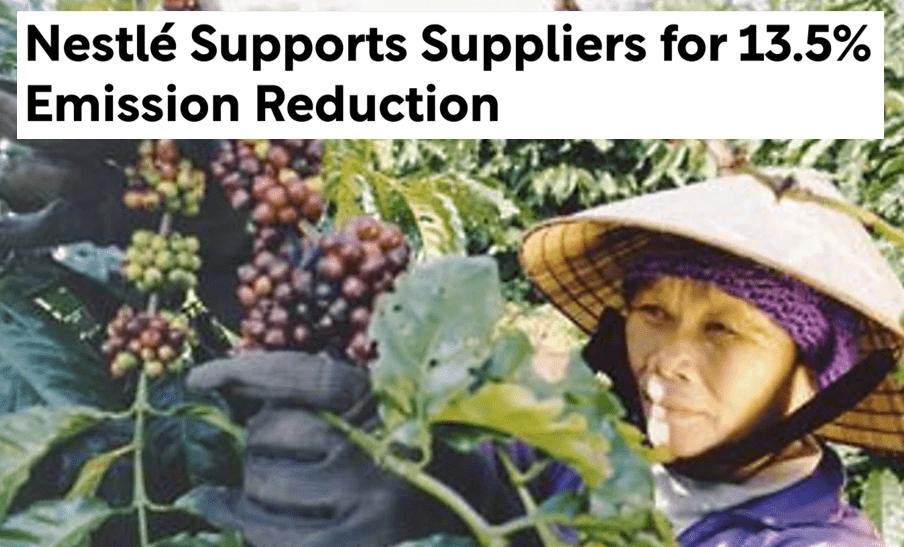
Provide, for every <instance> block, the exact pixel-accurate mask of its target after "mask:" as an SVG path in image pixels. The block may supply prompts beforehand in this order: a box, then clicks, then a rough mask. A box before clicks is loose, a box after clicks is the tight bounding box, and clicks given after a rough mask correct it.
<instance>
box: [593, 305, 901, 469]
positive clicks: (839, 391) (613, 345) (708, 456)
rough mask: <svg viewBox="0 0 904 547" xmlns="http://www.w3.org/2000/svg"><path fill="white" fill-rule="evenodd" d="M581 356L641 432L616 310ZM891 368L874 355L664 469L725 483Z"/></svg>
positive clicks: (844, 406) (881, 353)
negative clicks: (768, 418) (742, 431)
mask: <svg viewBox="0 0 904 547" xmlns="http://www.w3.org/2000/svg"><path fill="white" fill-rule="evenodd" d="M582 356H583V357H584V361H585V362H586V363H587V365H588V366H589V367H590V368H591V369H592V370H593V371H594V372H603V373H605V374H606V375H608V376H609V378H610V379H611V380H612V384H613V391H614V392H615V394H616V395H617V396H618V397H619V398H620V399H621V401H622V403H623V404H624V405H625V412H626V416H625V419H626V420H628V421H629V422H631V423H632V424H634V425H635V426H637V427H638V428H640V429H641V431H646V419H645V418H644V415H643V410H642V408H641V403H640V389H639V386H638V385H637V380H636V378H635V377H634V374H633V373H632V372H631V367H630V365H629V363H628V350H627V345H626V343H625V318H624V317H623V316H622V315H621V314H620V313H619V312H618V311H617V310H616V309H614V308H606V310H604V311H603V314H602V315H601V317H600V321H599V323H598V324H597V327H596V330H595V331H594V332H593V335H592V336H591V338H590V341H589V342H588V343H587V345H586V346H585V347H584V349H583V352H582ZM894 366H895V359H894V354H893V352H892V351H891V350H890V349H884V350H878V351H873V352H871V353H870V354H869V355H868V356H867V357H866V358H864V359H863V360H861V361H860V362H859V363H858V364H857V365H856V366H854V367H851V369H850V370H848V371H847V372H846V373H845V374H843V375H842V376H840V377H839V378H838V379H837V380H835V381H834V382H832V383H831V384H830V385H828V386H826V387H825V388H823V389H822V390H820V391H819V392H817V393H816V395H814V396H813V398H812V399H810V400H809V401H807V402H806V403H805V404H804V405H803V406H801V407H800V408H799V409H797V410H796V411H794V412H793V413H791V415H789V416H787V417H786V418H784V419H782V420H779V421H778V422H776V423H773V424H770V425H768V426H766V427H763V428H760V429H759V430H757V431H754V432H751V433H750V434H748V435H746V436H745V437H744V438H742V439H740V440H738V441H735V442H732V443H729V444H724V445H721V446H718V447H715V448H713V449H711V450H709V451H707V452H704V453H703V454H701V455H699V456H695V457H693V458H680V459H677V460H675V461H673V462H671V463H669V464H668V466H669V467H670V468H671V469H673V470H674V471H676V472H678V473H681V474H683V475H686V476H688V477H691V478H696V479H701V480H707V479H709V480H711V479H714V478H715V479H724V477H725V476H727V475H730V474H731V473H732V472H734V471H736V470H737V469H739V468H743V467H746V466H748V465H750V464H752V463H754V462H756V461H758V460H761V459H762V458H764V457H765V456H768V455H770V454H775V453H777V452H779V451H781V450H783V449H784V448H785V447H787V446H788V445H789V444H791V443H792V442H794V441H796V440H798V439H800V438H802V437H804V436H805V435H807V434H808V433H811V432H813V431H815V430H816V429H819V428H820V427H821V426H823V425H825V424H826V423H828V422H831V421H832V420H834V419H835V418H837V417H838V416H840V415H841V414H843V413H844V412H846V411H847V410H849V409H851V408H853V407H854V406H856V405H857V403H858V402H860V401H861V400H862V399H863V398H864V397H866V396H867V395H869V393H870V392H871V391H873V390H874V389H875V388H876V386H878V385H879V383H880V382H881V381H882V380H883V379H884V378H885V377H886V376H887V375H888V373H889V372H891V370H892V369H893V368H894Z"/></svg>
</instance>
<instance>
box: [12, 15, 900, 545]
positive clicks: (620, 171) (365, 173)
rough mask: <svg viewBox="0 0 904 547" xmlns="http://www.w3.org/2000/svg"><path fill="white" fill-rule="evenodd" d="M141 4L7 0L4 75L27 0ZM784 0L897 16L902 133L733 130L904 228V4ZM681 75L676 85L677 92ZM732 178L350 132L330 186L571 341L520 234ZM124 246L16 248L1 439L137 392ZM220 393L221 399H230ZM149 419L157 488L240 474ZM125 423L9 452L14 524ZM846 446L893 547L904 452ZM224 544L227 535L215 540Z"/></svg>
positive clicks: (173, 386) (892, 106) (563, 151)
mask: <svg viewBox="0 0 904 547" xmlns="http://www.w3.org/2000/svg"><path fill="white" fill-rule="evenodd" d="M150 4H151V5H150V7H151V8H153V7H155V6H156V4H155V3H154V2H150ZM135 7H136V6H135V3H134V0H58V2H57V3H53V2H47V1H41V0H28V1H20V2H12V1H10V0H3V1H2V2H0V71H2V73H3V74H4V75H6V76H7V77H11V78H13V79H14V78H15V36H16V11H17V10H21V9H86V10H98V9H118V10H122V9H134V8H135ZM770 7H771V9H783V10H880V11H883V12H884V13H885V20H886V28H885V34H886V41H885V52H884V53H885V55H884V58H885V138H884V139H882V140H737V141H733V142H732V144H735V145H737V146H739V147H742V148H743V149H745V150H746V151H747V153H748V154H749V156H750V158H751V160H752V163H753V164H754V165H758V166H769V165H783V166H787V165H793V166H800V167H812V168H817V169H820V170H823V171H825V172H826V173H828V174H829V175H831V176H832V178H833V180H834V181H835V183H836V184H837V185H838V187H839V188H840V190H841V191H842V192H843V193H844V194H845V195H846V196H847V197H848V198H850V199H851V200H853V201H855V202H856V203H859V204H861V205H864V206H866V207H867V208H869V209H871V210H873V211H875V212H877V213H879V214H880V215H882V216H883V217H884V218H886V219H887V220H889V221H890V222H892V223H893V224H895V225H897V226H904V15H902V9H901V4H900V3H897V2H894V1H890V0H852V1H846V0H788V1H775V2H772V3H771V5H770ZM654 9H699V10H704V9H705V10H712V9H744V8H743V7H739V6H735V5H726V4H722V3H715V2H710V1H708V0H696V1H695V2H690V3H688V2H680V3H675V2H669V1H660V2H656V4H655V5H654ZM669 85H670V83H669V82H663V83H662V89H663V91H662V92H663V93H666V92H667V89H668V86H669ZM740 107H742V108H757V105H740ZM838 108H844V105H838ZM718 114H719V115H730V113H718ZM700 115H701V116H709V115H714V113H711V112H701V113H700ZM826 115H831V113H826ZM5 154H8V152H6V153H5ZM715 174H716V166H715V164H714V163H713V160H712V158H711V157H710V156H709V155H707V153H706V150H705V148H704V147H703V145H702V144H700V143H699V142H695V141H685V142H682V143H681V144H678V145H674V146H673V145H668V144H666V143H665V141H662V140H652V139H648V140H474V141H458V140H417V141H415V140H382V141H381V140H343V141H330V142H329V143H328V151H327V154H326V163H325V165H324V169H323V173H322V181H321V182H322V188H323V190H324V191H325V192H326V194H327V195H328V196H329V197H330V198H331V209H330V212H329V215H328V219H327V221H326V224H327V225H329V223H331V222H339V221H341V220H342V219H344V218H347V217H349V216H353V215H357V214H360V213H367V214H373V215H377V216H380V217H381V218H383V219H385V220H389V221H392V222H397V223H399V224H400V225H401V226H403V228H404V229H405V231H406V234H407V235H408V236H409V237H410V238H411V239H412V240H413V241H414V242H415V244H416V247H417V249H418V253H419V256H420V258H428V257H436V256H448V255H477V254H488V255H491V256H493V257H494V258H496V260H497V262H498V264H499V266H500V272H501V276H502V280H503V281H504V286H505V296H506V299H507V301H508V308H507V309H508V313H509V315H510V317H511V318H512V320H513V321H515V322H516V323H517V324H518V325H520V326H521V327H523V328H524V329H525V330H527V331H529V332H530V333H531V334H532V336H533V338H534V340H535V341H539V342H540V343H541V344H543V345H544V346H547V347H549V348H553V349H556V350H562V349H563V348H567V347H571V346H576V345H578V344H580V343H581V341H582V336H581V335H580V333H578V332H577V331H576V329H574V328H573V327H571V326H570V325H568V324H567V322H565V321H564V320H563V319H562V318H561V317H560V316H559V315H558V314H557V313H556V312H554V311H553V310H551V309H550V308H549V307H548V306H546V305H544V304H543V302H542V299H541V298H540V297H539V295H538V294H536V293H535V292H534V291H532V289H531V288H530V286H529V284H528V283H527V282H526V280H525V279H524V277H523V274H522V273H521V272H520V271H519V269H518V267H517V257H516V251H517V244H518V241H519V237H520V233H521V230H522V229H523V228H525V227H526V226H528V225H530V224H531V223H532V222H535V221H537V220H539V219H543V218H548V217H550V216H554V215H559V214H568V213H571V212H575V211H578V210H581V209H584V208H586V207H588V206H592V205H596V204H601V203H606V202H609V201H612V200H616V199H622V198H625V197H629V196H634V195H639V194H643V193H647V192H651V191H656V190H659V189H663V188H670V187H677V186H681V185H685V184H692V183H693V182H695V181H699V180H703V179H706V178H708V177H711V176H714V175H715ZM880 245H883V246H884V250H885V251H886V253H887V256H888V258H889V260H890V261H891V263H892V265H893V266H894V267H895V269H896V271H898V272H899V274H900V275H902V277H904V252H901V251H900V250H898V249H895V248H892V247H891V246H890V245H885V244H884V243H882V242H880ZM119 253H120V250H119V249H116V248H100V247H97V246H94V245H92V244H90V243H84V244H78V245H71V246H67V247H65V248H57V249H50V250H45V251H41V252H36V253H28V254H26V255H18V256H14V257H11V258H7V259H6V260H5V261H4V262H3V264H2V268H0V424H2V425H0V445H2V444H3V443H2V441H3V437H4V435H9V434H10V432H12V431H13V429H12V427H13V426H12V425H11V424H10V423H9V422H3V418H4V416H8V415H12V414H13V413H16V412H17V411H22V410H23V409H27V408H30V407H33V406H35V405H38V407H40V408H44V409H47V410H48V412H51V411H52V409H53V408H55V407H60V406H63V405H72V404H77V405H84V406H85V407H86V408H95V409H101V410H103V411H106V412H117V411H122V410H123V409H124V408H125V407H126V405H127V404H128V400H129V393H130V392H131V390H133V389H134V385H130V384H129V383H128V382H124V381H114V380H112V379H110V378H109V377H108V376H107V375H106V372H105V369H104V366H103V364H102V359H101V358H100V356H99V354H98V351H97V348H98V347H99V342H100V338H101V336H102V333H103V325H104V324H105V322H106V320H107V318H109V316H110V314H111V312H112V310H113V309H115V307H116V306H118V305H119V303H121V302H123V301H124V300H128V298H129V295H128V293H127V291H125V290H124V287H123V285H122V283H121V280H119V279H118V277H117V276H116V274H115V268H116V264H117V261H118V256H119ZM202 356H203V353H202ZM151 390H152V394H153V395H152V396H153V397H155V398H156V399H157V400H158V401H160V402H161V404H162V405H163V406H166V405H175V404H178V403H179V402H184V401H186V400H191V399H192V397H194V395H190V394H186V393H185V391H184V389H183V388H182V386H181V382H180V381H179V380H175V379H171V380H166V381H161V382H159V383H157V384H155V385H153V386H151ZM205 402H208V403H211V404H214V405H222V401H205ZM33 419H34V422H33V423H32V427H35V428H37V427H40V424H45V425H46V427H48V428H51V429H53V428H59V427H60V424H59V423H56V424H53V423H50V422H52V421H53V420H54V419H55V418H54V416H53V415H52V414H42V415H40V416H35V417H33ZM4 427H7V429H4ZM72 427H76V428H77V427H79V424H75V425H73V426H72ZM150 427H151V433H150V439H151V443H150V447H151V454H150V455H149V457H148V458H147V461H148V465H149V466H150V467H151V469H150V471H149V473H150V475H151V476H152V477H158V478H159V479H160V480H157V481H154V482H153V484H155V485H156V488H157V489H158V491H156V492H153V494H154V496H155V497H156V498H158V499H160V500H163V501H173V500H175V499H176V498H177V497H178V496H179V495H180V494H181V493H183V492H185V491H186V490H188V489H190V488H191V487H193V486H197V485H200V484H208V483H212V484H234V483H235V481H236V479H237V477H238V455H237V454H236V453H235V452H234V451H230V450H223V447H224V446H229V445H230V443H231V441H230V439H229V438H228V436H227V435H225V434H224V433H223V432H222V431H221V430H219V429H217V428H216V427H213V426H206V425H205V424H203V423H202V424H198V423H196V422H191V421H188V420H185V419H180V418H173V419H165V420H164V419H157V420H154V422H153V423H151V424H150ZM124 435H125V432H124V431H122V430H118V429H117V426H115V425H106V426H101V427H99V428H94V429H85V431H84V432H83V433H79V434H77V435H75V436H73V437H72V438H71V439H70V440H67V442H65V443H56V442H52V443H51V444H52V446H50V447H47V446H37V447H31V448H32V449H33V450H32V453H33V454H36V456H35V457H34V458H33V459H32V460H31V461H30V464H33V465H34V466H35V468H34V469H35V471H33V472H31V473H29V472H28V468H26V469H25V474H24V476H23V470H22V468H21V467H11V464H10V462H11V461H13V460H12V459H11V458H12V456H10V455H9V454H8V453H4V452H3V451H2V450H0V522H3V519H4V518H5V515H7V514H8V515H13V516H11V517H8V518H9V519H15V518H20V516H21V515H22V513H21V512H22V511H23V510H24V509H26V508H28V507H32V506H33V503H34V502H36V501H38V500H42V499H50V498H58V497H61V496H64V495H65V494H66V493H67V491H68V490H69V489H71V488H72V486H73V483H74V482H75V479H76V476H77V471H78V470H79V469H80V468H81V466H82V465H83V464H84V463H85V462H88V461H90V460H92V458H94V457H96V455H97V454H103V453H105V452H106V451H108V450H110V449H111V448H112V447H115V446H118V445H119V444H121V442H122V441H123V436H124ZM51 440H52V441H53V439H51ZM841 451H842V454H843V456H844V460H845V463H846V465H847V468H848V471H849V474H850V481H849V484H848V488H847V493H848V496H849V498H850V499H851V501H852V502H853V503H855V504H857V505H860V506H862V507H863V508H864V509H865V510H866V511H867V512H868V514H869V515H870V517H871V518H872V519H873V520H874V522H875V523H876V524H877V526H878V527H879V528H880V530H881V532H882V534H883V536H884V537H885V539H886V543H887V545H889V546H890V547H902V546H904V462H902V461H901V460H895V459H891V458H887V457H883V456H882V455H879V454H872V453H867V452H864V451H860V450H857V449H850V448H844V447H842V448H841ZM17 456H19V457H20V456H21V454H19V455H17ZM4 458H6V459H4ZM4 466H6V467H4ZM10 469H12V470H13V471H10ZM102 469H103V471H105V473H104V472H102V473H101V476H100V477H97V480H96V484H94V486H95V488H96V489H97V492H98V494H99V495H101V496H102V497H104V498H105V499H107V500H108V501H109V502H110V503H115V502H116V500H124V499H126V498H127V497H128V496H129V495H130V492H127V491H124V490H123V488H122V487H121V486H118V485H120V484H121V483H122V482H123V481H122V478H123V477H128V476H129V474H130V473H131V472H132V471H133V470H132V468H131V467H130V464H129V462H127V461H125V460H121V461H116V462H110V463H109V464H108V467H103V468H102ZM15 481H19V482H20V483H21V482H23V481H24V484H25V486H24V487H22V488H17V489H16V491H17V492H18V493H17V494H16V495H15V496H13V497H9V499H5V498H4V491H5V490H4V489H5V488H7V487H9V486H10V485H11V484H14V483H15ZM7 497H8V496H7ZM80 514H84V515H88V516H90V514H91V513H90V511H86V512H84V513H80ZM128 520H129V518H128V517H123V518H121V519H113V520H112V521H111V522H110V523H109V524H107V525H105V526H104V527H102V528H101V529H100V531H99V532H98V533H96V534H95V536H94V543H95V544H96V545H110V544H117V543H109V542H117V541H126V542H128V541H129V540H128V539H124V538H128V532H127V530H128V529H129V528H130V526H132V523H130V522H128ZM7 524H8V521H7ZM153 526H154V527H155V529H156V530H158V531H165V530H189V531H196V530H201V529H203V525H202V524H201V523H199V522H196V521H194V520H192V519H191V517H188V516H185V515H180V516H178V517H169V516H162V517H159V518H156V519H155V520H154V522H153ZM199 537H200V536H199ZM204 537H205V538H206V537H207V536H204ZM7 539H8V538H7ZM8 540H9V541H16V540H15V539H11V540H10V539H8ZM188 541H189V540H188V539H186V540H185V543H178V541H177V542H175V543H170V544H172V545H178V544H184V545H189V544H191V545H201V544H203V541H206V539H204V538H202V539H198V537H196V538H195V539H193V540H191V541H194V543H189V542H188ZM210 541H211V543H209V544H211V545H212V544H213V543H212V542H213V541H214V539H211V540H210ZM216 541H225V540H223V538H217V539H216ZM22 544H23V545H25V544H28V543H22ZM48 544H50V543H48ZM57 544H58V545H62V543H55V545H57ZM118 544H127V543H118ZM223 544H225V543H223ZM161 545H163V544H161ZM168 545H169V544H168Z"/></svg>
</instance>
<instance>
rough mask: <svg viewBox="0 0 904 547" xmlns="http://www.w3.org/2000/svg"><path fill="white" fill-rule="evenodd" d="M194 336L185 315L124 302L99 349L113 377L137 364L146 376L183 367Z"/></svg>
mask: <svg viewBox="0 0 904 547" xmlns="http://www.w3.org/2000/svg"><path fill="white" fill-rule="evenodd" d="M194 338H195V334H194V332H193V331H192V329H191V328H190V326H189V321H188V318H187V317H185V316H184V315H177V314H173V313H169V312H165V311H162V312H159V313H154V314H149V313H146V312H136V311H134V310H133V309H132V308H130V307H128V306H124V307H122V308H120V309H119V311H118V312H117V314H116V317H115V318H114V319H113V321H111V322H110V324H109V325H108V326H107V339H106V341H104V343H103V346H102V347H101V351H102V352H103V354H104V356H105V357H106V358H107V360H108V363H109V366H110V374H111V375H112V376H113V377H114V378H120V377H122V376H124V375H125V374H126V373H128V372H129V371H130V370H132V369H136V368H138V366H139V365H142V366H143V369H144V372H145V373H146V374H147V375H148V376H150V377H155V376H159V375H161V374H163V373H164V372H165V371H170V372H178V371H181V370H184V369H185V366H186V364H187V363H188V349H189V345H190V344H191V343H192V342H193V341H194Z"/></svg>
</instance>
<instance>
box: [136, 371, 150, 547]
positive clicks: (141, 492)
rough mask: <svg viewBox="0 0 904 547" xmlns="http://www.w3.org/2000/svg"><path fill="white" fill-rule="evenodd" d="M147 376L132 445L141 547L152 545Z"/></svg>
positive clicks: (140, 388)
mask: <svg viewBox="0 0 904 547" xmlns="http://www.w3.org/2000/svg"><path fill="white" fill-rule="evenodd" d="M147 382H148V380H147V375H146V374H145V373H144V371H142V372H141V373H140V374H139V375H138V388H137V389H136V390H135V406H134V408H135V431H134V433H133V437H132V444H133V445H134V446H135V452H134V454H133V466H132V467H133V471H134V475H133V481H134V483H135V486H134V490H133V497H132V506H133V507H135V509H136V510H137V512H138V537H139V541H140V545H141V547H147V546H148V545H150V541H149V538H148V516H147V510H148V503H149V502H148V497H147V492H146V491H145V484H144V461H143V460H142V456H143V453H144V418H145V413H146V412H147V411H148V408H149V405H148V402H147Z"/></svg>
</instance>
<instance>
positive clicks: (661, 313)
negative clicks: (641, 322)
mask: <svg viewBox="0 0 904 547" xmlns="http://www.w3.org/2000/svg"><path fill="white" fill-rule="evenodd" d="M635 310H637V311H638V312H640V313H641V314H642V315H643V316H644V317H645V318H646V319H647V320H648V321H653V322H657V323H659V322H662V321H665V320H666V319H668V317H669V314H668V312H666V311H665V308H663V307H662V306H658V305H656V304H641V305H640V306H637V307H636V308H635Z"/></svg>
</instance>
